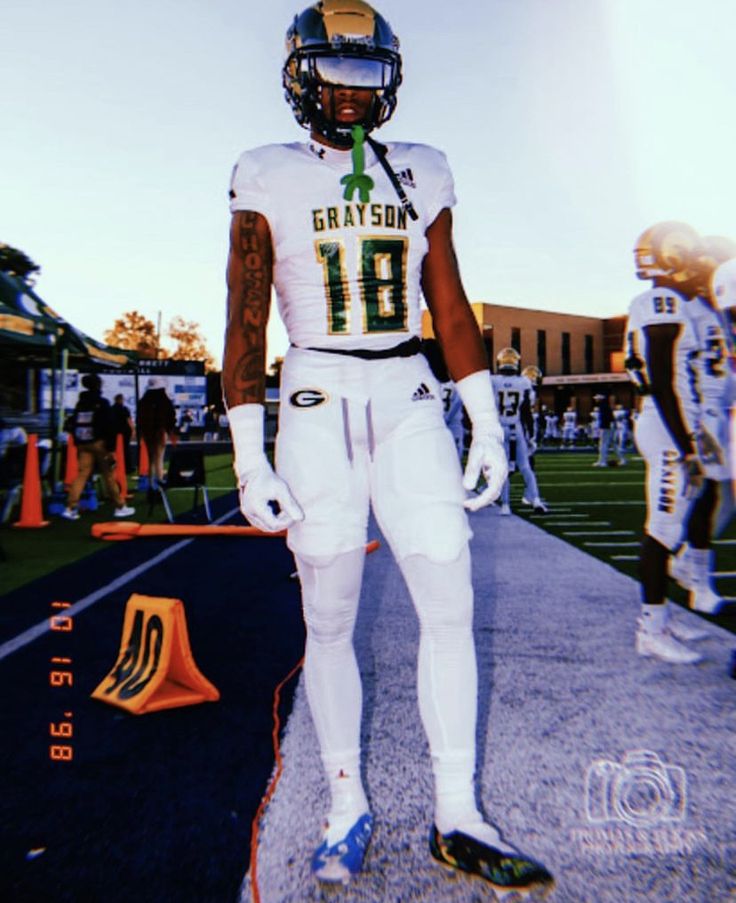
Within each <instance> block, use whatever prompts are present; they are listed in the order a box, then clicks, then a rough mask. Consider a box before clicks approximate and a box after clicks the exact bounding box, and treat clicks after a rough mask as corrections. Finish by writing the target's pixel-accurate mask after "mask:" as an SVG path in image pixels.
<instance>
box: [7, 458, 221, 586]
mask: <svg viewBox="0 0 736 903" xmlns="http://www.w3.org/2000/svg"><path fill="white" fill-rule="evenodd" d="M205 472H206V479H207V492H208V495H209V498H210V501H214V500H215V499H218V498H220V497H221V496H223V495H226V494H227V493H228V492H232V490H233V489H234V488H235V478H234V475H233V470H232V456H231V455H229V454H221V455H211V456H206V457H205ZM136 483H137V478H136V477H134V476H129V477H128V491H129V492H132V493H133V498H132V499H129V500H128V504H129V505H132V506H133V507H134V508H135V509H136V511H135V514H134V515H133V517H132V518H130V519H131V520H135V521H137V522H138V523H144V524H146V523H163V522H165V521H166V512H165V511H164V507H163V504H162V503H161V501H160V500H158V499H157V501H156V504H155V505H154V507H153V510H152V511H151V512H150V514H149V504H148V500H147V497H146V493H145V492H137V491H135V486H136ZM167 496H168V499H169V502H170V504H171V507H172V510H173V512H174V516H175V517H176V518H177V520H178V519H179V518H181V520H183V521H192V522H198V523H200V522H201V523H205V522H206V521H205V519H204V515H203V513H202V512H201V509H200V512H198V513H195V512H192V510H191V509H192V503H193V501H194V490H193V489H174V490H170V491H169V492H168V493H167ZM199 502H200V505H201V502H202V494H201V493H200V495H199ZM18 514H19V512H18V511H17V510H16V512H15V514H14V517H13V520H15V519H17V517H18ZM47 519H48V520H49V521H50V524H49V526H48V527H41V528H39V529H31V530H16V529H13V528H12V526H6V527H5V528H3V529H2V531H1V532H0V569H1V570H0V573H1V574H2V576H1V577H0V593H2V594H4V593H8V592H10V591H11V590H14V589H17V588H18V587H20V586H24V585H25V584H26V583H30V582H31V581H32V580H36V579H37V578H38V577H43V576H45V575H46V574H50V573H52V572H53V571H55V570H57V569H58V568H60V567H63V566H64V565H66V564H71V563H72V562H74V561H79V560H80V559H82V558H85V557H86V556H88V555H93V554H94V553H95V552H99V551H100V550H101V549H103V548H105V546H106V545H108V543H105V542H102V541H100V540H99V539H93V538H92V537H91V535H90V528H91V526H92V524H94V523H99V522H101V521H110V520H113V506H112V503H111V502H108V501H102V502H101V503H100V507H99V508H98V509H97V511H90V512H83V513H82V517H81V518H80V519H79V520H78V521H67V520H64V519H63V518H61V517H58V516H53V515H52V516H50V517H48V518H47Z"/></svg>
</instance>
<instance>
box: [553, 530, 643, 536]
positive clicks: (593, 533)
mask: <svg viewBox="0 0 736 903" xmlns="http://www.w3.org/2000/svg"><path fill="white" fill-rule="evenodd" d="M562 535H563V536H636V533H635V532H634V531H633V530H588V531H580V532H578V531H576V530H563V531H562Z"/></svg>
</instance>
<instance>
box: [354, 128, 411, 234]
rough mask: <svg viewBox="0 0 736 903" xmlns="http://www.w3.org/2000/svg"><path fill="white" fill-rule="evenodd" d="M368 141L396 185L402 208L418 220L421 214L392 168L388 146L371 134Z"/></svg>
mask: <svg viewBox="0 0 736 903" xmlns="http://www.w3.org/2000/svg"><path fill="white" fill-rule="evenodd" d="M361 131H362V130H361ZM366 141H367V142H368V144H370V146H371V147H372V148H373V150H374V152H375V154H376V156H377V157H378V162H379V163H380V164H381V166H382V167H383V171H384V172H385V173H386V175H387V176H388V178H389V181H390V182H391V184H392V185H393V186H394V191H395V192H396V194H397V195H398V198H399V200H400V201H401V208H402V210H404V212H405V213H407V214H408V216H409V218H410V219H413V220H418V219H419V215H418V214H417V212H416V210H415V209H414V205H413V204H412V202H411V201H410V200H409V198H408V197H407V195H406V192H405V191H404V188H403V186H402V184H401V182H399V179H398V177H397V175H396V173H395V172H394V171H393V169H391V166H390V164H389V162H388V160H387V159H386V154H387V153H388V149H387V148H386V146H385V145H384V144H379V143H378V141H376V140H375V139H374V138H371V136H370V135H366Z"/></svg>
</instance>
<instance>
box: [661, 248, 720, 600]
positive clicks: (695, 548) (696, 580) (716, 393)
mask: <svg viewBox="0 0 736 903" xmlns="http://www.w3.org/2000/svg"><path fill="white" fill-rule="evenodd" d="M732 258H736V244H734V243H733V242H732V241H730V240H729V239H726V238H722V237H720V236H719V237H710V238H704V239H703V240H702V247H701V251H700V254H699V256H698V259H697V269H698V277H699V278H698V285H697V289H696V290H697V295H696V297H695V298H694V299H693V300H692V301H691V302H690V305H689V310H690V314H691V319H692V320H693V323H694V325H695V331H696V334H697V336H698V342H699V345H700V351H699V354H698V385H699V387H700V394H701V397H702V402H703V404H702V412H701V418H700V424H699V428H698V433H697V441H698V448H699V452H700V456H701V458H702V461H703V466H704V469H705V482H704V486H703V490H702V492H701V493H700V494H699V496H698V498H697V500H696V501H695V503H694V504H693V507H692V510H691V511H690V513H689V515H688V520H687V525H686V543H685V545H684V548H683V551H682V553H681V554H680V555H679V556H678V557H677V558H673V559H672V561H671V566H670V573H671V574H672V576H673V577H674V578H675V579H676V580H677V581H678V582H679V583H681V584H682V585H683V586H684V587H685V588H686V589H688V590H689V591H690V593H689V604H690V607H691V608H694V609H695V610H697V611H702V612H706V613H708V614H715V613H717V612H718V611H719V610H720V608H721V607H722V605H723V601H722V599H721V598H720V596H719V595H718V592H717V591H716V589H715V587H714V586H713V582H712V580H711V576H710V575H711V571H712V564H713V552H712V547H711V541H712V537H713V536H714V535H715V534H717V533H718V532H719V526H720V528H723V527H725V526H726V524H727V522H728V519H729V517H730V511H731V509H732V491H731V474H730V461H729V448H730V442H729V418H730V408H731V395H732V391H733V380H732V374H731V368H730V366H729V351H728V339H729V332H728V329H727V326H726V324H725V322H724V319H723V313H722V311H721V310H720V308H719V306H718V299H717V297H716V295H715V292H712V290H711V289H712V281H713V279H714V274H715V272H716V270H717V267H718V266H719V265H720V264H722V263H725V262H726V261H727V260H730V259H732ZM719 510H720V511H721V513H722V517H721V518H720V520H721V523H720V525H718V526H717V525H716V513H717V511H719Z"/></svg>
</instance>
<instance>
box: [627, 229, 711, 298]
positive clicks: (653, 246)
mask: <svg viewBox="0 0 736 903" xmlns="http://www.w3.org/2000/svg"><path fill="white" fill-rule="evenodd" d="M699 245H700V239H699V237H698V233H697V232H696V231H695V230H694V229H693V228H692V227H691V226H688V224H687V223H678V222H674V221H667V222H662V223H656V225H654V226H650V228H649V229H647V230H646V231H645V232H642V234H641V235H640V236H639V238H638V239H637V241H636V244H635V246H634V258H635V260H636V275H637V277H638V278H639V279H656V278H658V277H667V278H668V279H670V280H671V281H672V282H674V283H685V282H689V281H690V280H691V279H693V277H694V276H695V274H696V270H697V255H698V253H699Z"/></svg>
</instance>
